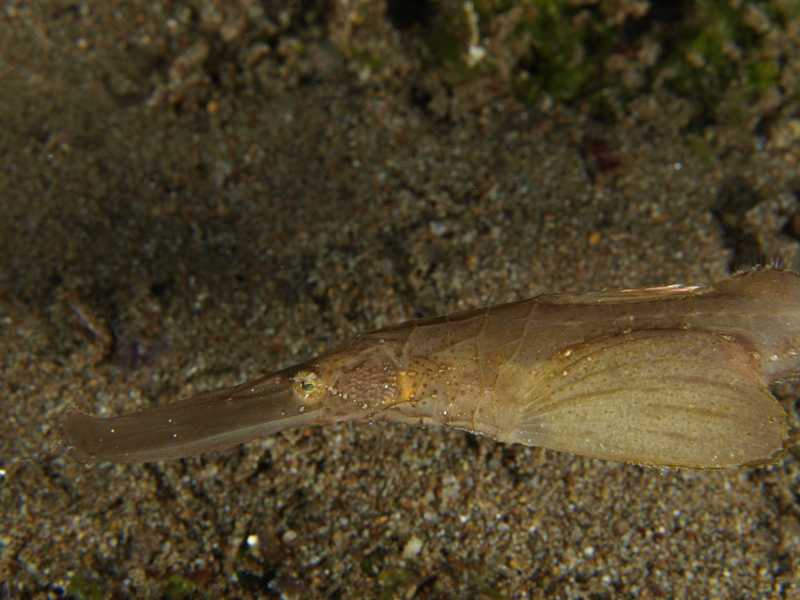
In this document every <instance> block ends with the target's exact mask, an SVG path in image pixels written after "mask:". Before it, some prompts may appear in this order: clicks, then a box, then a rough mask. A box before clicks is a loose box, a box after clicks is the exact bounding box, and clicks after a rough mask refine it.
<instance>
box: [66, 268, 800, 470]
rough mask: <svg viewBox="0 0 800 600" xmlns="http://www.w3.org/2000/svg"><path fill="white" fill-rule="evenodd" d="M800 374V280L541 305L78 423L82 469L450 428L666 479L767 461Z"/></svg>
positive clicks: (392, 331) (365, 339) (740, 278)
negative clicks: (320, 434)
mask: <svg viewBox="0 0 800 600" xmlns="http://www.w3.org/2000/svg"><path fill="white" fill-rule="evenodd" d="M798 375H800V275H799V274H797V273H795V272H792V271H789V270H782V269H778V268H761V269H756V270H752V271H748V272H744V273H739V274H737V275H735V276H733V277H731V278H729V279H726V280H724V281H722V282H719V283H717V284H714V285H671V286H660V287H651V288H645V289H626V290H618V291H601V292H588V293H558V294H542V295H538V296H536V297H533V298H530V299H527V300H521V301H518V302H512V303H510V304H502V305H498V306H489V307H485V308H478V309H474V310H467V311H462V312H456V313H454V314H450V315H447V316H440V317H432V318H423V319H417V320H412V321H407V322H405V323H401V324H399V325H395V326H391V327H386V328H383V329H379V330H377V331H373V332H371V333H365V334H361V335H358V336H357V337H355V338H353V339H352V340H350V341H348V342H346V343H344V344H343V345H341V346H339V347H337V348H335V349H333V350H330V351H328V352H326V353H324V354H322V355H320V356H318V357H316V358H312V359H310V360H308V361H306V362H303V363H302V364H298V365H296V366H293V367H289V368H286V369H283V370H280V371H277V372H274V373H271V374H269V375H266V376H263V377H261V378H259V379H255V380H253V381H249V382H246V383H242V384H241V385H238V386H236V387H232V388H228V389H222V390H217V391H211V392H207V393H204V394H200V395H199V396H195V397H192V398H189V399H185V400H180V401H177V402H174V403H170V404H166V405H163V406H159V407H155V408H149V409H146V410H142V411H140V412H135V413H132V414H128V415H123V416H117V417H111V418H95V417H91V416H88V415H86V414H84V413H82V412H80V411H78V410H77V409H75V408H73V407H69V408H68V409H67V410H66V411H65V413H64V415H63V417H62V431H63V434H64V437H65V439H66V442H67V444H68V446H69V447H70V448H71V449H72V450H73V452H74V453H75V454H76V455H77V457H78V458H80V459H82V460H84V461H87V462H95V461H110V462H149V461H161V460H173V459H178V458H182V457H187V456H192V455H197V454H200V453H204V452H208V451H211V450H218V449H223V448H227V447H230V446H233V445H236V444H240V443H243V442H248V441H252V440H255V439H257V438H261V437H263V436H267V435H271V434H274V433H277V432H279V431H282V430H285V429H289V428H297V427H308V426H312V425H318V426H325V425H330V424H333V423H340V422H343V421H361V422H367V423H379V422H385V423H405V424H409V425H420V426H444V427H451V428H456V429H461V430H465V431H468V432H471V433H473V434H480V435H484V436H488V437H490V438H493V439H495V440H497V441H499V442H503V443H509V444H512V443H518V444H524V445H527V446H538V447H542V448H546V449H550V450H557V451H562V452H568V453H570V454H575V455H583V456H588V457H593V458H599V459H606V460H611V461H620V462H628V463H633V464H638V465H644V466H652V467H660V468H691V469H729V468H741V467H756V466H761V465H765V464H769V463H771V462H773V461H774V460H775V459H776V458H777V457H778V456H779V455H780V454H781V453H783V452H784V451H785V450H786V447H787V444H788V433H789V428H788V425H787V419H786V414H785V411H784V410H783V407H782V406H781V404H780V403H779V402H778V400H777V399H776V397H775V396H774V395H773V394H772V393H771V392H770V386H772V385H773V384H775V383H777V382H782V381H787V380H792V379H796V378H797V377H798Z"/></svg>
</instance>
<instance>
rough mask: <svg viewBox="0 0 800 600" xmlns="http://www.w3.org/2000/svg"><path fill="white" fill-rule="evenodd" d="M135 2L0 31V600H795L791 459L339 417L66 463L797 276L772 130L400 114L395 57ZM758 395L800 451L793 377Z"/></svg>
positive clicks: (791, 141)
mask: <svg viewBox="0 0 800 600" xmlns="http://www.w3.org/2000/svg"><path fill="white" fill-rule="evenodd" d="M197 4H198V6H199V5H200V4H202V3H197ZM242 5H244V3H242ZM159 6H161V5H160V4H150V5H144V4H141V5H140V3H128V4H122V3H120V4H116V3H109V4H108V5H105V4H103V5H100V4H99V3H96V4H90V5H81V6H73V5H70V4H68V3H65V2H51V3H43V4H42V5H41V6H39V5H35V6H34V5H33V3H30V5H28V4H25V3H23V4H19V5H16V7H15V8H13V10H12V8H11V5H10V4H9V7H8V10H6V12H5V13H4V14H0V29H1V31H0V40H2V41H0V51H2V55H0V119H1V120H2V129H1V130H0V157H1V159H0V360H1V361H2V369H3V371H2V372H3V375H2V392H1V393H2V396H0V402H2V419H0V440H2V441H1V442H0V444H2V446H1V447H2V451H1V452H0V515H1V516H0V582H2V583H0V598H60V597H65V596H67V595H71V596H72V597H74V598H111V597H115V598H128V597H140V598H161V597H166V598H184V597H186V598H256V597H260V598H343V599H344V598H394V597H397V598H506V597H508V598H587V599H588V598H593V599H604V598H609V599H610V598H661V597H663V598H698V599H699V598H799V597H800V586H799V585H798V579H800V521H799V520H798V519H800V462H799V459H800V451H798V450H797V449H796V447H793V448H791V449H790V451H789V452H787V453H786V454H785V455H784V456H782V457H781V458H780V459H779V460H778V461H777V462H776V463H775V464H774V465H772V466H768V467H766V468H760V469H746V470H740V471H726V472H692V471H664V472H661V471H659V470H655V469H647V468H642V467H638V466H633V465H626V464H619V463H610V462H603V461H598V460H591V459H586V458H581V457H574V456H569V455H566V454H559V453H555V452H550V451H544V450H541V449H537V448H527V447H523V446H519V445H513V446H510V445H503V444H500V443H496V442H494V441H493V440H490V439H487V438H480V437H475V436H471V435H469V434H467V433H464V432H460V431H454V430H444V429H439V428H431V429H420V428H412V427H407V426H401V425H391V426H390V425H372V426H370V425H363V424H343V425H339V426H333V427H329V428H325V429H320V428H312V429H306V430H297V431H287V432H284V433H280V434H277V435H274V436H271V437H269V438H266V439H263V440H261V441H258V442H253V443H249V444H246V445H244V446H241V447H237V448H234V449H230V450H227V451H220V452H215V453H211V454H207V455H203V456H200V457H196V458H190V459H185V460H177V461H171V462H166V463H153V464H133V465H114V464H108V463H100V464H95V465H91V466H86V465H83V464H81V463H80V462H79V461H77V460H76V459H75V458H74V457H73V456H71V454H70V452H69V451H68V450H67V449H66V448H65V447H64V445H63V444H61V442H60V438H61V435H60V426H59V417H60V415H61V414H62V413H63V411H64V410H65V408H66V407H67V406H69V405H73V406H76V407H78V408H79V409H81V410H84V411H86V412H89V413H92V414H99V415H105V416H110V415H118V414H123V413H126V412H130V411H133V410H136V409H141V408H145V407H149V406H155V405H158V404H163V403H166V402H169V401H171V400H175V399H178V398H183V397H187V396H190V395H192V394H194V393H199V392H201V391H205V390H209V389H214V388H218V387H224V386H230V385H234V384H236V383H239V382H242V381H244V380H246V379H248V378H253V377H256V376H258V375H260V374H263V373H265V372H268V371H270V370H273V369H278V368H283V367H286V366H289V365H291V364H294V363H297V362H300V361H303V360H306V359H308V358H310V357H312V356H314V355H316V354H318V353H320V352H322V351H325V350H326V349H330V348H332V347H334V346H335V345H337V344H339V343H341V342H344V341H346V340H347V339H349V338H350V337H352V336H353V335H355V334H357V333H358V332H364V331H368V330H371V329H375V328H378V327H383V326H386V325H390V324H393V323H396V322H400V321H403V320H407V319H412V318H417V317H422V316H432V315H436V314H444V313H447V312H452V311H455V310H459V309H465V308H473V307H478V306H483V305H489V304H495V303H500V302H506V301H511V300H515V299H519V298H524V297H529V296H532V295H535V294H538V293H541V292H545V291H568V290H571V291H580V290H595V289H603V288H620V287H635V286H645V285H660V284H671V283H680V282H698V283H708V282H713V281H717V280H720V279H723V278H725V277H727V276H729V275H730V274H731V272H732V269H735V268H737V267H744V266H747V265H753V264H755V263H756V262H757V261H766V262H772V261H774V260H776V259H778V260H780V261H782V264H784V265H787V266H790V267H791V266H795V267H797V266H800V261H798V257H800V246H799V245H798V242H797V237H798V235H797V234H798V231H800V217H799V216H798V203H797V195H796V192H797V190H798V187H797V186H798V184H797V182H798V181H799V180H800V178H799V177H798V176H799V175H800V171H798V159H799V158H800V126H797V123H796V122H795V121H796V119H795V120H792V118H791V115H780V116H778V117H775V118H774V119H773V121H770V122H769V123H768V124H767V126H765V127H762V128H751V129H747V128H741V127H740V128H734V127H730V128H728V127H723V126H721V125H709V126H708V128H707V129H706V133H705V134H704V137H703V136H700V137H697V134H695V136H694V137H692V135H691V134H688V133H686V131H687V129H686V127H685V125H686V122H687V119H688V118H689V117H687V114H688V113H691V111H692V106H691V102H690V101H688V100H686V99H682V98H680V97H677V96H675V95H672V94H669V93H642V95H641V96H639V97H636V98H634V99H633V100H631V101H630V102H629V104H628V105H627V107H626V110H625V112H624V115H623V116H621V117H620V118H619V119H616V120H615V121H614V122H602V121H599V120H597V119H594V118H592V117H591V116H590V115H589V114H587V113H586V112H585V111H582V110H581V109H580V107H579V106H572V107H568V106H564V105H561V104H559V103H557V102H537V103H535V104H524V103H521V102H518V101H517V100H515V99H514V97H513V96H512V95H509V94H505V95H503V94H499V95H494V96H493V95H492V94H490V93H488V92H487V91H486V90H491V89H493V88H492V87H491V86H492V82H491V80H490V79H487V80H486V81H483V82H482V83H481V85H483V87H482V88H481V91H480V92H479V93H478V92H476V93H474V94H472V95H467V96H466V98H467V100H468V102H467V101H464V102H462V100H463V98H461V97H460V96H458V94H453V95H451V96H443V97H435V95H434V98H433V101H432V104H433V107H431V106H427V107H426V105H425V103H424V102H420V101H419V98H418V97H417V96H416V95H415V93H414V89H416V88H415V87H414V86H415V85H417V83H416V81H417V80H415V79H414V77H416V74H418V73H419V71H420V69H422V66H420V65H419V64H415V63H414V62H413V61H412V60H411V59H408V58H404V56H405V55H403V54H402V52H400V51H399V50H398V54H397V58H396V60H395V62H393V63H391V64H390V65H389V67H387V68H385V69H373V70H372V71H370V70H369V69H368V68H364V67H363V66H362V67H360V68H356V67H354V66H353V65H354V63H353V61H354V59H353V58H352V57H348V56H346V55H345V54H342V53H341V52H339V51H338V50H337V49H336V47H335V46H334V45H333V44H332V43H331V42H330V41H328V40H327V39H326V38H322V41H320V42H319V43H318V44H317V45H315V46H313V47H312V48H310V49H306V50H304V52H305V53H304V54H303V55H302V56H303V57H305V58H303V59H302V60H298V61H296V64H295V63H293V62H292V60H293V57H295V56H296V55H295V54H293V53H292V50H291V47H292V46H291V39H290V41H289V42H287V44H286V45H287V47H288V48H289V49H288V50H286V49H284V51H283V54H280V56H282V57H283V58H281V59H280V60H278V59H276V58H274V54H275V52H276V51H275V50H274V49H270V48H268V47H265V48H261V47H258V46H256V50H258V51H260V52H262V56H259V55H258V52H257V51H256V50H251V51H250V52H249V53H248V54H246V55H236V56H233V55H232V54H230V53H228V54H226V52H227V50H228V49H229V48H230V47H232V44H231V43H229V42H230V41H231V40H232V39H235V38H236V36H237V35H238V33H240V31H239V30H237V29H236V23H237V22H238V21H235V19H234V20H233V21H230V19H228V20H226V19H225V18H224V15H223V17H220V19H219V20H218V26H217V27H218V30H215V31H213V32H212V33H209V32H208V31H207V30H203V28H202V27H200V26H197V27H195V26H193V25H192V23H191V22H189V23H188V24H187V23H185V22H184V21H182V20H181V14H180V10H179V8H180V7H176V6H173V7H172V8H169V6H167V5H166V4H165V5H164V6H163V7H161V9H159V10H160V12H159V10H156V8H154V7H159ZM170 6H171V5H170ZM203 6H205V5H203ZM209 6H212V5H211V4H209ZM214 6H216V7H217V8H219V9H220V10H223V9H224V8H225V6H226V5H224V4H223V3H216V4H213V6H212V8H213V7H214ZM220 7H222V8H220ZM168 9H169V10H170V11H173V12H174V14H175V15H177V16H170V15H173V12H170V13H169V14H166V13H165V11H167V10H168ZM203 10H205V8H202V9H198V11H199V13H201V14H203V15H205V13H203V12H202V11H203ZM231 10H232V9H231ZM223 13H224V10H223ZM225 14H229V13H225ZM334 16H335V15H334ZM331 18H334V17H331ZM229 21H230V22H229ZM207 22H211V23H214V22H216V21H213V19H212V18H211V17H209V19H207V20H206V21H204V23H207ZM231 23H233V24H231ZM301 25H302V23H301ZM299 26H300V25H298V27H299ZM313 26H315V25H313ZM308 27H312V25H308ZM383 27H384V33H382V34H381V35H382V36H383V37H385V40H386V42H385V43H387V44H396V45H397V46H398V48H400V47H402V44H403V40H405V39H406V38H405V37H401V34H400V33H398V32H394V33H392V32H391V29H392V27H391V25H390V24H387V23H384V25H383ZM231 28H232V29H231ZM237 32H238V33H237ZM214 36H216V37H214ZM210 38H214V39H217V38H219V39H223V40H225V41H226V42H228V43H227V45H226V44H222V45H221V46H215V45H214V44H212V43H206V42H204V40H208V39H210ZM220 48H221V49H220ZM259 48H260V50H259ZM265 57H266V58H265ZM287 57H288V58H287ZM270 61H272V62H270ZM487 77H488V76H487ZM462 91H463V89H462ZM464 93H465V94H466V92H464ZM484 96H485V99H484ZM459 102H461V104H459ZM437 103H438V104H437ZM448 103H449V104H448ZM436 106H439V109H437V110H434V108H436ZM441 106H444V107H445V108H444V109H441ZM442 110H444V112H442ZM698 140H700V142H701V144H702V148H708V149H710V152H709V153H708V154H706V153H703V152H698ZM775 393H776V395H777V396H778V397H779V399H780V401H781V402H782V404H783V406H784V407H785V409H786V411H787V414H788V415H789V422H790V425H791V426H792V427H794V428H797V427H798V425H800V419H798V413H797V405H798V398H799V397H800V391H799V390H798V386H796V385H793V384H788V383H787V384H781V385H779V386H778V388H777V389H776V390H775Z"/></svg>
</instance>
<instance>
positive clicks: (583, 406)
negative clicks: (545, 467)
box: [509, 330, 787, 469]
mask: <svg viewBox="0 0 800 600" xmlns="http://www.w3.org/2000/svg"><path fill="white" fill-rule="evenodd" d="M760 364H761V361H760V357H758V355H757V354H756V353H755V352H754V351H753V350H752V348H750V347H748V343H747V342H746V341H741V340H738V339H735V338H726V337H723V336H720V335H716V334H713V333H708V332H705V331H696V330H648V331H635V332H630V333H625V334H620V335H617V336H612V337H608V338H602V339H599V340H594V341H592V342H589V343H586V344H581V345H578V346H574V347H572V348H570V349H568V350H565V351H562V352H559V353H558V354H556V355H554V356H553V357H551V358H550V359H549V360H548V362H547V363H546V365H545V368H544V369H543V370H542V371H541V372H540V373H538V374H537V375H536V376H535V378H534V381H533V384H532V385H531V386H530V388H529V392H528V393H527V394H526V395H525V397H524V400H523V403H522V404H523V406H522V409H521V415H520V421H519V425H518V430H517V431H516V432H514V434H513V435H512V436H511V440H509V441H512V440H513V441H517V442H521V443H524V444H529V445H534V446H541V447H544V448H549V449H553V450H561V451H565V452H571V453H573V454H582V455H586V456H592V457H596V458H603V459H608V460H617V461H626V462H632V463H638V464H644V465H659V466H669V467H689V468H705V469H724V468H730V467H740V466H754V465H757V464H763V463H765V462H769V461H770V460H771V459H773V458H774V457H775V456H776V455H777V454H779V453H780V452H781V451H782V450H783V449H784V441H785V439H786V436H787V425H786V417H785V413H784V411H783V409H782V407H781V406H780V404H779V403H778V401H777V400H776V399H775V397H774V396H772V394H770V392H769V391H768V390H767V389H766V387H765V386H764V384H763V383H762V376H761V372H760Z"/></svg>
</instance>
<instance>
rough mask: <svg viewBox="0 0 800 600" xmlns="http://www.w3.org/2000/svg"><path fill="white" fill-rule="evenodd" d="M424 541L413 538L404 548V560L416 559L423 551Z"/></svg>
mask: <svg viewBox="0 0 800 600" xmlns="http://www.w3.org/2000/svg"><path fill="white" fill-rule="evenodd" d="M422 545H423V541H422V540H421V539H419V538H418V537H417V536H415V535H414V536H411V538H410V539H409V540H408V541H407V542H406V545H405V547H404V548H403V558H406V559H408V558H414V557H415V556H417V555H418V554H419V553H420V552H421V551H422Z"/></svg>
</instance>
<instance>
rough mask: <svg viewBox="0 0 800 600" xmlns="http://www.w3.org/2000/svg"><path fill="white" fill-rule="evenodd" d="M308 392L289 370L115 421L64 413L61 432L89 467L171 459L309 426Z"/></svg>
mask: <svg viewBox="0 0 800 600" xmlns="http://www.w3.org/2000/svg"><path fill="white" fill-rule="evenodd" d="M298 373H300V374H301V375H303V374H305V375H306V378H305V379H304V378H303V377H298ZM314 388H315V383H314V382H313V378H312V380H309V379H308V372H306V371H298V369H297V368H293V369H289V370H287V371H281V372H279V373H275V374H272V375H268V376H266V377H263V378H261V379H257V380H254V381H251V382H248V383H243V384H242V385H239V386H236V387H233V388H228V389H223V390H217V391H213V392H208V393H206V394H201V395H199V396H195V397H193V398H189V399H186V400H181V401H178V402H174V403H172V404H167V405H165V406H160V407H157V408H151V409H148V410H143V411H140V412H136V413H132V414H129V415H124V416H121V417H113V418H109V419H100V418H96V417H90V416H88V415H85V414H83V413H81V412H80V411H78V410H75V409H74V408H69V409H68V410H67V411H66V413H65V415H64V417H63V418H62V427H63V431H64V436H65V437H66V440H67V443H68V444H69V445H70V446H71V447H73V448H74V450H75V452H76V453H77V454H78V455H79V457H80V458H82V459H84V460H87V461H90V462H93V461H101V460H104V461H112V462H146V461H156V460H171V459H175V458H181V457H184V456H192V455H195V454H200V453H201V452H207V451H209V450H215V449H219V448H224V447H228V446H232V445H235V444H240V443H242V442H247V441H251V440H253V439H256V438H260V437H263V436H266V435H269V434H272V433H276V432H278V431H281V430H283V429H287V428H292V427H299V426H303V425H309V424H314V423H315V419H317V418H318V412H319V411H318V408H319V406H320V404H321V402H319V400H320V398H319V393H318V392H319V391H320V390H315V389H314Z"/></svg>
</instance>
